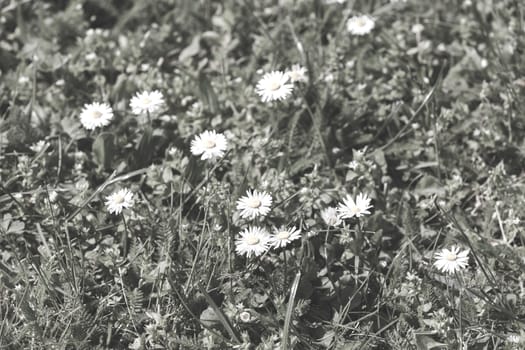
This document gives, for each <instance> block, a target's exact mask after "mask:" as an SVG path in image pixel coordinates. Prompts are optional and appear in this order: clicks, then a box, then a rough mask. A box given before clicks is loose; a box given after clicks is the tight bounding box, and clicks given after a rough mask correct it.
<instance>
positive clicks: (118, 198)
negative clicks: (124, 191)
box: [115, 194, 125, 204]
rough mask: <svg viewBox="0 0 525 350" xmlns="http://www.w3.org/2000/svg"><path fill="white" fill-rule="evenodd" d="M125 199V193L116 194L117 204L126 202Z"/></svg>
mask: <svg viewBox="0 0 525 350" xmlns="http://www.w3.org/2000/svg"><path fill="white" fill-rule="evenodd" d="M124 200H125V198H124V196H123V195H120V194H119V195H116V196H115V203H117V204H122V203H124Z"/></svg>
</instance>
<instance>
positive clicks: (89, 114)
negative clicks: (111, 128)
mask: <svg viewBox="0 0 525 350" xmlns="http://www.w3.org/2000/svg"><path fill="white" fill-rule="evenodd" d="M111 119H113V110H112V109H111V107H110V106H109V105H108V104H107V103H98V102H93V103H91V104H86V105H84V108H83V109H82V112H80V122H81V123H82V125H83V126H84V128H86V129H87V130H94V129H95V128H99V127H103V126H106V125H108V124H109V122H110V121H111Z"/></svg>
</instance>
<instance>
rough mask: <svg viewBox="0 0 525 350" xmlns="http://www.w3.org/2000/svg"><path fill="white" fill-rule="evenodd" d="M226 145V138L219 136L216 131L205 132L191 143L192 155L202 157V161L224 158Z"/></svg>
mask: <svg viewBox="0 0 525 350" xmlns="http://www.w3.org/2000/svg"><path fill="white" fill-rule="evenodd" d="M226 145H227V142H226V137H224V135H223V134H218V133H216V132H215V130H212V131H204V132H203V133H201V134H200V135H197V136H195V138H194V139H193V141H191V153H193V155H196V156H201V159H212V158H216V157H222V156H223V155H224V151H225V150H226Z"/></svg>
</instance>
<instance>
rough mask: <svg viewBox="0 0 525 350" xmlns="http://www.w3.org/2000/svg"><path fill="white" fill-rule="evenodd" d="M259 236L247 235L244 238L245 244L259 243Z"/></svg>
mask: <svg viewBox="0 0 525 350" xmlns="http://www.w3.org/2000/svg"><path fill="white" fill-rule="evenodd" d="M259 241H260V240H259V238H257V237H255V236H248V237H247V238H246V244H248V245H256V244H259Z"/></svg>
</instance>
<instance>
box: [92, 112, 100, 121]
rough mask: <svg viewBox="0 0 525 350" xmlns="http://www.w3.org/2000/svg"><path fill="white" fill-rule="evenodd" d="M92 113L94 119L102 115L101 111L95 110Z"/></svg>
mask: <svg viewBox="0 0 525 350" xmlns="http://www.w3.org/2000/svg"><path fill="white" fill-rule="evenodd" d="M91 115H92V117H93V119H99V118H100V117H102V113H101V112H100V111H93V113H92V114H91Z"/></svg>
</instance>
